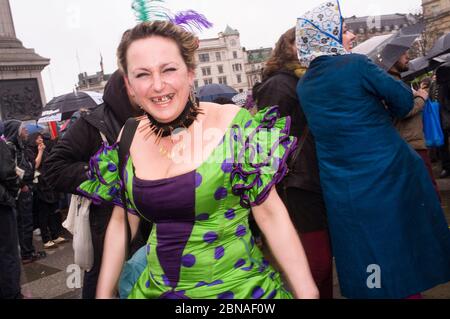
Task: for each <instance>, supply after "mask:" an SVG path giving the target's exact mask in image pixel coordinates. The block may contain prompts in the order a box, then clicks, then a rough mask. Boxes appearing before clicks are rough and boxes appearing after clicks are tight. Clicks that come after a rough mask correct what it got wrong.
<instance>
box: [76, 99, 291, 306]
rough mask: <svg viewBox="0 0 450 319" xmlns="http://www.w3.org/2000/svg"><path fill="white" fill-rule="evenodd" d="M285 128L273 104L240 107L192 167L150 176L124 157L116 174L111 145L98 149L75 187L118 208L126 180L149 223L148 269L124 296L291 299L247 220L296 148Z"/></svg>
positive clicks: (130, 197)
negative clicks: (143, 175)
mask: <svg viewBox="0 0 450 319" xmlns="http://www.w3.org/2000/svg"><path fill="white" fill-rule="evenodd" d="M289 128H290V119H289V118H280V117H279V111H278V108H277V107H271V108H267V109H266V110H264V111H261V112H259V113H257V114H256V115H255V116H252V115H251V114H250V113H249V112H248V111H247V110H245V109H242V110H240V111H239V112H238V113H237V115H236V116H235V118H234V119H233V121H232V123H231V124H230V126H229V128H228V130H227V132H226V134H225V136H224V138H223V140H222V142H221V144H220V145H218V146H217V147H216V148H215V149H214V150H213V152H212V154H211V155H210V157H209V158H208V159H207V160H206V161H205V162H203V164H201V165H200V166H199V167H198V168H197V169H196V170H194V171H192V172H189V173H186V174H183V175H180V176H176V177H172V178H166V179H161V180H156V181H149V180H142V179H139V178H138V177H137V176H135V174H134V168H133V162H132V160H131V158H130V157H129V156H128V159H127V161H126V166H125V169H124V172H121V173H119V171H118V148H117V145H113V146H111V147H109V146H107V145H105V146H103V147H102V149H101V150H100V151H99V152H98V153H97V154H96V155H95V156H94V157H93V158H92V159H91V161H90V167H91V174H92V178H91V179H90V180H88V181H86V182H84V183H83V184H81V185H80V187H79V190H80V191H81V192H82V193H83V194H85V195H86V196H88V197H89V198H91V199H93V201H94V203H95V202H98V201H109V202H113V203H114V204H116V205H119V206H121V207H124V205H123V203H122V202H121V198H120V197H121V196H120V193H121V187H122V185H123V184H124V185H125V188H126V199H127V205H126V207H127V209H128V211H129V212H130V213H132V214H137V215H138V216H140V217H141V218H145V219H147V220H150V221H152V222H153V223H154V227H153V230H152V233H151V234H150V236H149V239H148V242H147V246H146V254H147V266H146V267H145V269H144V271H143V272H142V273H141V274H140V277H139V279H138V280H137V282H136V283H135V284H134V286H133V287H132V289H131V292H130V294H129V295H128V298H151V299H153V298H170V299H178V298H179V299H191V298H192V299H206V298H212V299H217V298H218V299H250V298H254V299H272V298H277V299H279V298H292V295H291V294H290V293H289V292H287V291H286V290H285V289H284V288H283V283H282V281H281V278H280V275H279V273H278V272H276V271H275V270H274V269H273V268H272V267H271V266H270V265H269V263H268V262H267V261H266V260H265V259H264V257H263V255H262V253H261V251H260V250H259V249H258V247H257V246H256V245H255V241H254V238H253V236H252V234H251V232H250V229H249V224H248V217H249V214H250V209H251V207H252V206H256V205H259V204H261V203H262V202H264V200H265V199H266V198H267V196H268V195H269V192H270V190H271V189H272V187H273V186H274V185H275V184H276V183H278V182H279V181H280V180H281V179H282V178H283V177H284V175H285V173H286V170H287V165H286V160H287V158H288V156H289V154H290V153H291V152H292V151H293V149H294V148H295V147H296V140H295V138H292V137H289ZM122 180H123V181H124V183H122V182H121V181H122Z"/></svg>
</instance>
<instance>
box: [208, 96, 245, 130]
mask: <svg viewBox="0 0 450 319" xmlns="http://www.w3.org/2000/svg"><path fill="white" fill-rule="evenodd" d="M202 107H204V108H205V110H206V112H207V117H208V121H212V122H214V123H215V124H216V125H217V126H221V127H222V126H225V127H226V126H227V124H229V123H230V122H231V121H232V120H233V119H234V117H235V116H236V115H237V114H238V113H239V111H240V110H241V108H240V107H239V106H237V105H234V104H225V105H221V104H216V103H208V102H205V103H202Z"/></svg>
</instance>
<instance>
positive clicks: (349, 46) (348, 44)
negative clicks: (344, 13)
mask: <svg viewBox="0 0 450 319" xmlns="http://www.w3.org/2000/svg"><path fill="white" fill-rule="evenodd" d="M342 28H343V29H342V45H343V46H344V49H345V50H347V51H348V52H351V51H352V50H353V41H355V39H356V36H355V35H354V34H353V33H351V32H350V31H349V30H348V27H347V24H346V23H345V22H344V24H343V26H342Z"/></svg>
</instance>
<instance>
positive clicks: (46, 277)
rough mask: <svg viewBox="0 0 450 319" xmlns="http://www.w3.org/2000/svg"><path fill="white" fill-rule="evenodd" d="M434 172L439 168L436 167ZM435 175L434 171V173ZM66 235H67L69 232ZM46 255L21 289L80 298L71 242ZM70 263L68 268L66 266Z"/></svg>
mask: <svg viewBox="0 0 450 319" xmlns="http://www.w3.org/2000/svg"><path fill="white" fill-rule="evenodd" d="M435 171H436V173H437V172H438V168H437V167H436V168H435ZM436 175H437V174H436ZM438 184H439V186H440V190H441V195H442V198H443V203H442V204H443V208H444V210H445V212H446V218H447V221H448V222H449V224H450V178H448V179H442V180H438ZM68 237H69V236H68ZM34 239H35V244H36V247H37V248H39V249H40V250H43V249H42V242H41V241H40V236H35V237H34ZM47 254H48V256H47V258H45V259H42V260H40V261H38V262H35V263H32V264H29V265H26V266H24V267H23V271H22V289H23V291H22V293H23V294H24V295H25V296H27V297H31V298H43V299H78V298H81V289H80V288H77V287H81V286H80V285H79V284H81V283H82V282H83V281H82V275H83V274H82V272H81V273H80V274H79V276H76V273H74V270H73V269H72V268H70V265H72V264H73V251H72V242H69V243H66V244H62V245H60V246H59V247H58V248H57V249H53V250H47ZM68 267H69V268H68ZM334 296H335V298H338V299H340V298H342V296H341V295H340V293H339V285H338V280H337V277H336V272H335V276H334ZM424 297H425V298H427V299H450V283H448V284H446V285H442V286H439V287H435V288H434V289H432V290H429V291H427V292H425V293H424Z"/></svg>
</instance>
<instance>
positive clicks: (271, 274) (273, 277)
mask: <svg viewBox="0 0 450 319" xmlns="http://www.w3.org/2000/svg"><path fill="white" fill-rule="evenodd" d="M275 275H276V273H275V272H271V273H270V275H269V278H270V279H272V280H275Z"/></svg>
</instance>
